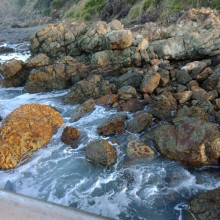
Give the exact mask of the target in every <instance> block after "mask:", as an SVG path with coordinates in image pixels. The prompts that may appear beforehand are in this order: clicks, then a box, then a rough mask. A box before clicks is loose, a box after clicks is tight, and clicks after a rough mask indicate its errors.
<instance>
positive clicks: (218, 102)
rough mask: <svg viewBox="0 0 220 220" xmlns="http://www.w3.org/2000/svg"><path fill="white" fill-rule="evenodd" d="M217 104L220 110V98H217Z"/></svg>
mask: <svg viewBox="0 0 220 220" xmlns="http://www.w3.org/2000/svg"><path fill="white" fill-rule="evenodd" d="M215 104H216V106H217V108H218V109H219V110H220V98H218V99H215Z"/></svg>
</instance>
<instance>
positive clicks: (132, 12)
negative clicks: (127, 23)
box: [129, 5, 140, 20]
mask: <svg viewBox="0 0 220 220" xmlns="http://www.w3.org/2000/svg"><path fill="white" fill-rule="evenodd" d="M139 16H140V6H139V5H136V6H135V7H133V8H132V9H131V10H130V12H129V17H130V18H131V20H137V18H138V17H139Z"/></svg>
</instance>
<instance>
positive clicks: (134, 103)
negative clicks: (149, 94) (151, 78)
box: [117, 99, 145, 112]
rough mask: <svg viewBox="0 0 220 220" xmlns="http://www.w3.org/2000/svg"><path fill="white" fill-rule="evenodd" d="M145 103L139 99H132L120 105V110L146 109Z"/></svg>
mask: <svg viewBox="0 0 220 220" xmlns="http://www.w3.org/2000/svg"><path fill="white" fill-rule="evenodd" d="M144 106H145V103H144V102H140V101H138V100H137V99H131V100H129V101H127V102H125V103H123V104H121V105H119V106H118V108H117V110H118V111H125V112H137V111H141V110H143V109H144Z"/></svg>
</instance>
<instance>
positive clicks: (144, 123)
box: [127, 113, 153, 134]
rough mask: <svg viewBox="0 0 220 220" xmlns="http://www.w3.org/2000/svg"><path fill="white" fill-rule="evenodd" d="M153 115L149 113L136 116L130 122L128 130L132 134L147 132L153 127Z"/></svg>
mask: <svg viewBox="0 0 220 220" xmlns="http://www.w3.org/2000/svg"><path fill="white" fill-rule="evenodd" d="M152 123H153V120H152V115H150V114H148V113H141V114H138V115H137V116H135V118H134V119H133V120H131V121H130V123H129V125H128V128H127V130H128V131H130V132H132V133H138V134H140V133H142V132H143V131H145V130H146V129H147V128H148V127H149V126H150V125H152Z"/></svg>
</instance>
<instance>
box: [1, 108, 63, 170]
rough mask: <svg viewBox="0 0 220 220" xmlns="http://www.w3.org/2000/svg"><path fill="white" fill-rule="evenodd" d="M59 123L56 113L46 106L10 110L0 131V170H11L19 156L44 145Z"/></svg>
mask: <svg viewBox="0 0 220 220" xmlns="http://www.w3.org/2000/svg"><path fill="white" fill-rule="evenodd" d="M63 123H64V121H63V118H62V117H61V115H60V113H59V112H57V111H56V110H54V109H52V108H51V107H49V106H46V105H39V104H27V105H22V106H20V108H18V109H16V110H14V111H13V112H12V113H11V114H9V115H8V116H7V117H6V118H5V120H4V121H3V122H2V127H1V128H0V169H12V168H14V167H16V166H17V164H18V163H19V161H20V160H21V158H22V157H23V156H25V155H27V154H29V153H32V152H34V151H36V150H37V149H39V148H42V147H44V146H46V145H47V144H48V143H49V142H50V140H51V138H52V136H53V135H54V134H55V133H56V132H57V130H58V129H59V128H60V127H61V125H62V124H63Z"/></svg>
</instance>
